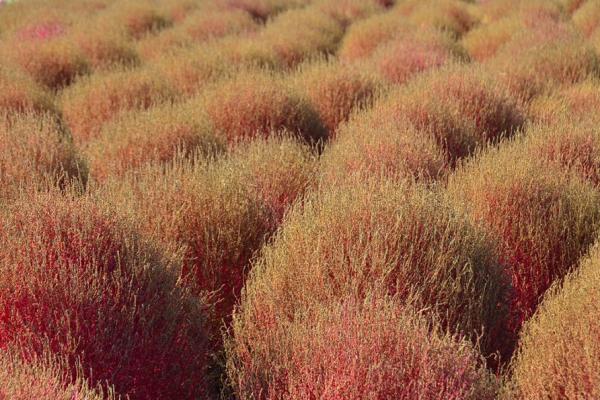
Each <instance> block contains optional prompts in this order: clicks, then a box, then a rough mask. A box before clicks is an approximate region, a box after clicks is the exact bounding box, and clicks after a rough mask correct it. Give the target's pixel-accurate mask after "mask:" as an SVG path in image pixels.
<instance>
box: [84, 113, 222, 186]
mask: <svg viewBox="0 0 600 400" xmlns="http://www.w3.org/2000/svg"><path fill="white" fill-rule="evenodd" d="M223 149H224V143H222V141H221V140H219V139H218V138H217V137H216V135H215V134H214V132H213V128H212V127H211V126H210V124H209V123H208V122H207V120H206V117H204V116H203V114H202V113H198V111H197V110H196V108H195V106H194V104H193V102H190V103H188V104H175V105H172V104H166V105H162V106H157V107H154V108H151V109H149V110H141V111H131V112H129V113H126V114H124V115H122V116H121V117H119V118H117V119H116V120H114V121H112V122H110V123H108V124H106V125H104V127H103V128H102V131H101V133H100V136H99V137H98V138H97V139H95V140H92V141H90V142H89V143H88V144H87V145H86V147H85V149H84V155H85V156H86V157H87V159H88V161H89V168H90V175H91V176H92V177H93V178H95V179H97V180H99V181H103V180H105V179H106V178H107V177H110V176H122V175H124V174H125V173H126V172H127V171H130V170H133V169H136V168H139V167H141V166H143V165H145V164H152V163H165V162H168V161H170V160H173V159H174V158H176V157H192V156H195V155H198V154H202V155H210V154H215V153H218V152H220V151H222V150H223Z"/></svg>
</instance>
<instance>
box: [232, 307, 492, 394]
mask: <svg viewBox="0 0 600 400" xmlns="http://www.w3.org/2000/svg"><path fill="white" fill-rule="evenodd" d="M256 322H258V321H256ZM254 325H255V321H241V320H236V321H235V324H234V328H235V337H233V338H231V341H230V342H229V346H228V354H229V356H230V358H229V360H228V373H229V379H230V381H231V383H232V384H233V387H234V390H235V392H236V394H237V396H238V398H239V399H242V400H245V399H257V400H258V399H282V400H295V399H322V400H338V399H345V400H363V399H373V400H387V399H399V400H413V399H423V400H434V399H439V400H442V399H444V400H447V399H456V400H458V399H472V400H486V399H490V400H491V399H494V398H495V397H494V394H495V393H494V392H495V386H496V385H495V384H494V382H493V379H492V378H491V377H490V375H489V372H487V371H486V370H485V368H484V367H483V366H482V364H483V363H482V362H481V358H480V356H479V355H478V353H477V351H476V350H474V349H473V347H472V345H471V344H470V343H468V342H466V341H464V340H461V339H459V338H456V337H452V336H450V335H448V334H444V333H443V332H442V331H441V330H439V329H437V328H436V327H434V326H432V324H430V323H427V322H426V321H425V320H424V319H423V318H422V317H421V316H419V315H417V314H416V313H415V312H414V311H413V310H412V309H411V308H409V307H405V306H401V305H400V304H398V303H397V302H394V301H392V300H368V301H365V302H364V303H363V302H361V301H357V300H355V299H349V300H345V301H341V302H339V303H338V302H334V303H331V304H327V305H324V306H321V307H315V308H311V309H309V310H301V311H298V312H297V313H296V315H295V317H294V320H293V321H290V322H288V323H285V324H283V326H280V327H278V328H276V329H267V330H255V329H254V328H255V326H254ZM256 342H259V343H264V345H266V346H268V350H267V352H266V354H264V358H263V357H261V358H258V357H256V356H255V354H254V353H252V352H251V350H250V349H252V348H253V347H254V346H255V344H256ZM261 350H262V349H261Z"/></svg>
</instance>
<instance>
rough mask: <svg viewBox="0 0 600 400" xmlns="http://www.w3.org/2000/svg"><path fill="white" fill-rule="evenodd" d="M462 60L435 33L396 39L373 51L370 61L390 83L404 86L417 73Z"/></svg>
mask: <svg viewBox="0 0 600 400" xmlns="http://www.w3.org/2000/svg"><path fill="white" fill-rule="evenodd" d="M461 59H464V54H463V52H462V49H461V48H460V47H459V46H458V45H457V44H456V42H454V40H452V39H451V38H450V37H449V36H447V35H445V34H444V33H442V32H439V31H437V30H418V31H416V32H414V33H410V34H406V35H399V36H397V37H396V38H394V39H392V40H390V41H388V42H387V43H386V44H384V45H382V46H381V47H379V48H378V49H377V51H375V53H374V54H373V56H372V58H371V59H370V61H371V62H372V63H373V64H374V65H375V68H376V69H377V70H378V71H379V73H380V74H381V75H382V76H383V77H384V78H385V79H386V80H387V81H388V82H390V83H395V84H403V83H406V82H407V81H408V80H409V79H411V78H412V77H413V76H415V75H417V74H419V73H420V72H423V71H426V70H429V69H433V68H438V67H440V66H442V65H444V64H447V63H450V62H451V61H455V60H461Z"/></svg>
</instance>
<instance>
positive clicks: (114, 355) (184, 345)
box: [0, 194, 210, 400]
mask: <svg viewBox="0 0 600 400" xmlns="http://www.w3.org/2000/svg"><path fill="white" fill-rule="evenodd" d="M3 214H4V215H3V218H2V220H1V221H2V222H1V223H0V244H1V248H2V253H1V254H0V287H2V291H0V349H6V348H7V347H8V346H11V347H12V346H17V347H18V348H19V349H20V350H21V351H22V352H23V353H25V354H28V355H36V354H41V353H42V352H45V351H47V350H49V351H50V352H51V353H53V354H56V355H57V356H60V357H61V358H65V359H66V360H67V361H68V363H69V365H70V366H71V372H72V374H73V376H75V373H76V371H77V368H76V366H77V364H81V370H82V371H83V373H84V374H85V376H86V377H87V378H88V379H89V380H90V384H91V385H92V386H95V385H96V384H104V383H105V382H107V381H109V382H110V383H111V384H114V387H115V389H116V390H117V392H118V393H120V394H122V395H129V397H130V398H131V399H140V400H141V399H144V400H150V399H165V400H166V399H174V398H177V399H196V398H199V397H201V398H206V396H207V394H208V381H207V365H208V364H207V363H208V357H209V339H210V337H209V331H208V329H207V326H208V325H207V322H206V321H207V312H208V307H206V306H205V305H204V304H205V302H204V300H202V299H201V298H196V297H192V296H191V295H189V294H188V293H187V292H186V291H185V290H183V289H181V288H179V287H178V286H177V284H176V275H175V274H173V273H172V271H169V266H168V265H167V264H166V263H165V261H164V260H163V257H162V256H160V255H159V254H158V253H157V252H156V251H154V250H153V249H152V248H150V247H149V246H148V245H146V244H145V243H143V242H142V241H141V240H140V239H139V238H138V237H137V235H136V234H135V232H132V230H131V229H128V228H126V227H125V224H124V223H123V222H122V221H120V220H119V219H118V218H116V217H115V216H114V215H115V213H114V212H110V211H108V210H106V211H105V210H104V209H103V208H102V206H100V205H97V204H94V203H93V202H92V201H91V200H90V199H89V198H86V197H79V198H74V197H72V196H71V195H66V196H65V197H62V196H61V195H60V194H42V195H38V196H35V197H33V198H29V199H27V201H23V202H19V203H17V204H15V205H14V207H10V208H9V209H7V210H5V212H4V213H3Z"/></svg>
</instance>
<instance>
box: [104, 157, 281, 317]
mask: <svg viewBox="0 0 600 400" xmlns="http://www.w3.org/2000/svg"><path fill="white" fill-rule="evenodd" d="M243 178H244V177H243V176H242V175H241V173H240V172H239V171H237V170H234V169H232V168H231V167H230V166H229V165H222V164H221V163H218V164H212V163H208V162H203V161H202V160H197V161H196V162H195V163H190V162H186V161H185V160H183V161H182V160H176V161H175V162H173V163H171V165H170V166H167V167H166V168H165V167H164V166H151V167H148V168H146V169H145V170H144V171H141V172H140V173H138V174H131V175H130V176H128V177H126V179H120V180H114V181H111V182H107V184H106V185H105V186H104V187H103V188H100V196H101V197H102V198H105V199H107V201H110V202H111V203H114V204H115V206H116V208H117V209H119V210H122V212H123V213H124V214H126V215H129V216H130V217H131V218H132V219H133V220H136V221H139V223H140V230H141V232H142V233H143V234H144V235H146V236H147V237H149V238H152V239H154V240H155V241H156V242H158V243H160V245H161V247H162V249H163V251H164V252H165V253H167V254H169V255H171V256H172V257H174V258H181V259H182V260H183V264H184V270H183V271H182V274H181V278H182V279H183V280H184V281H186V282H189V284H190V285H191V286H192V288H194V289H195V291H198V290H205V291H209V292H215V296H216V299H217V305H216V312H217V319H218V320H219V321H220V320H221V319H222V318H227V317H228V316H229V313H230V312H231V309H232V308H233V305H234V304H235V302H236V300H237V296H238V295H239V291H240V289H241V287H242V285H243V283H244V279H245V273H246V269H247V267H248V264H249V261H250V259H251V258H252V257H253V255H254V253H255V252H256V251H257V250H258V249H259V248H260V246H262V244H263V242H264V240H265V239H266V237H267V235H268V234H269V233H270V232H271V231H272V230H273V229H274V223H273V216H272V214H271V213H270V212H269V209H268V208H267V207H266V206H265V205H264V204H263V203H262V202H261V201H260V200H259V199H257V198H256V196H255V195H254V193H253V192H252V191H251V190H250V188H248V186H247V185H246V183H245V182H244V180H243Z"/></svg>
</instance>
